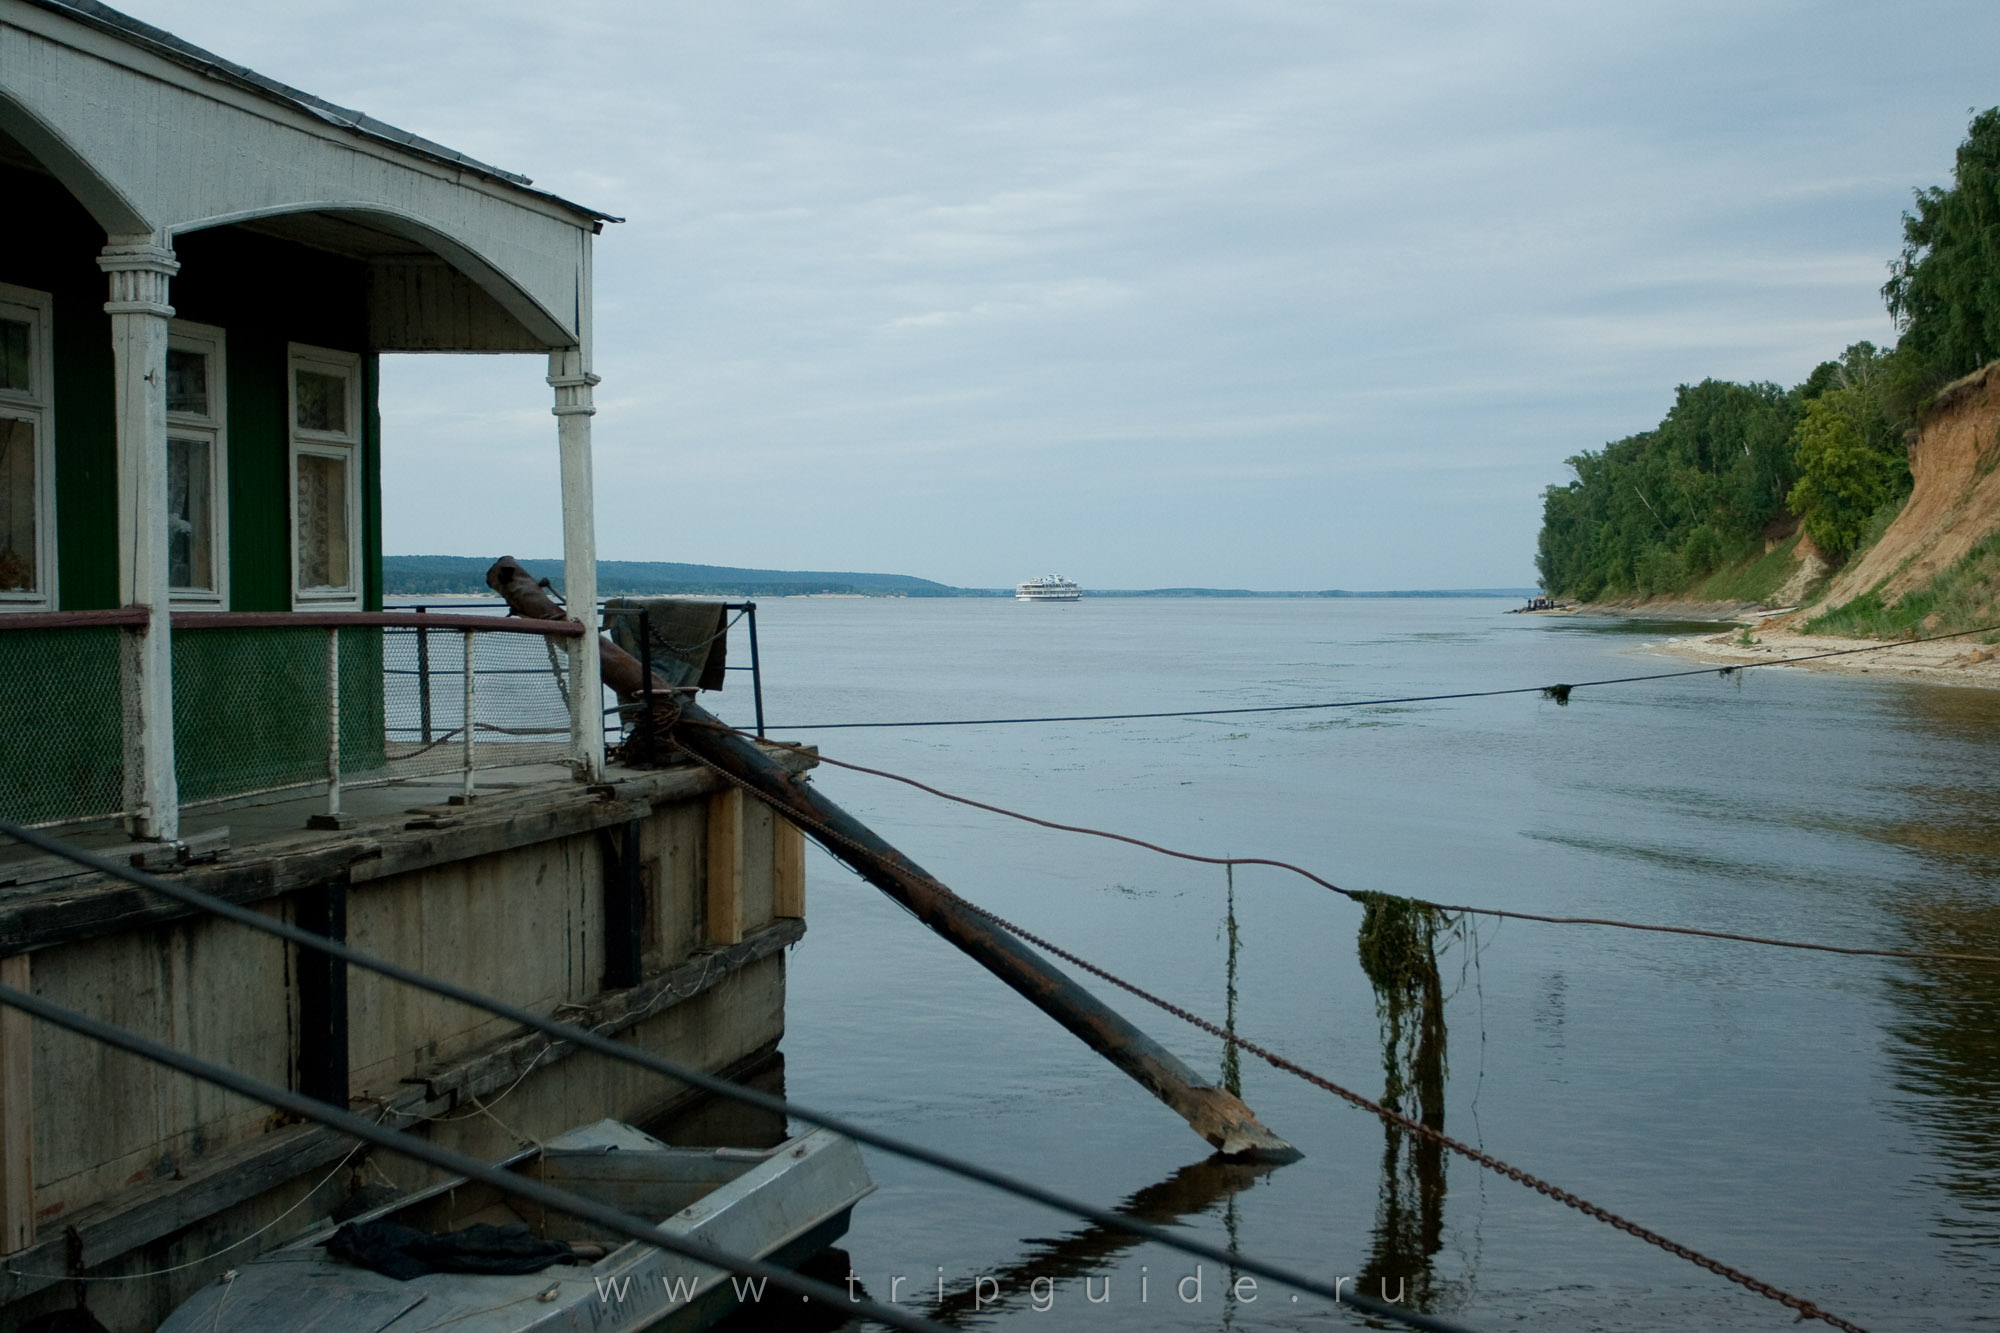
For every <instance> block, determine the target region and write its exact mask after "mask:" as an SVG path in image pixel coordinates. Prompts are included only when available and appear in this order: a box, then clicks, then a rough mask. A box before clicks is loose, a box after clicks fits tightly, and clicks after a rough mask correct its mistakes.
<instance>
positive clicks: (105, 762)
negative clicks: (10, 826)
mask: <svg viewBox="0 0 2000 1333" xmlns="http://www.w3.org/2000/svg"><path fill="white" fill-rule="evenodd" d="M124 633H125V631H123V630H121V629H118V628H116V627H114V626H102V625H94V626H79V627H75V628H49V629H20V630H7V631H6V632H5V633H0V813H4V814H5V815H6V816H7V818H9V819H11V820H13V821H14V822H15V823H18V824H30V825H33V824H57V823H67V822H69V821H71V820H81V819H93V818H97V817H100V816H109V815H116V814H119V813H121V812H122V811H123V810H124V806H125V741H124V736H125V701H124V686H123V673H122V670H121V658H122V653H123V645H122V643H121V639H122V636H123V635H124Z"/></svg>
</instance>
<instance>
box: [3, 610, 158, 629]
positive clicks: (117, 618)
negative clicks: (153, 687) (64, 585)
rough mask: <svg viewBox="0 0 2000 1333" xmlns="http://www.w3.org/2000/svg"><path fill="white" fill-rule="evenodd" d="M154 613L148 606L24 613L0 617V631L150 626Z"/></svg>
mask: <svg viewBox="0 0 2000 1333" xmlns="http://www.w3.org/2000/svg"><path fill="white" fill-rule="evenodd" d="M152 623H153V611H152V608H151V607H147V606H121V607H119V608H118V609H116V610H114V611H23V612H21V613H20V614H18V615H5V616H0V630H10V629H23V630H28V629H90V628H93V627H97V626H104V625H113V626H117V625H150V624H152Z"/></svg>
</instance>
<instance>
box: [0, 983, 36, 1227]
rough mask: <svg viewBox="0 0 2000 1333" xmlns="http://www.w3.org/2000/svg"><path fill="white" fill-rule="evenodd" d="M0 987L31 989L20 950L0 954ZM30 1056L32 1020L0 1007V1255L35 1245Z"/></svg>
mask: <svg viewBox="0 0 2000 1333" xmlns="http://www.w3.org/2000/svg"><path fill="white" fill-rule="evenodd" d="M0 985H7V986H11V987H13V988H14V989H15V990H18V991H32V990H33V989H34V987H33V981H32V978H31V977H30V975H29V971H28V956H27V955H26V954H17V955H15V956H14V957H12V958H0ZM34 1056H35V1033H34V1023H33V1020H31V1019H30V1018H29V1017H28V1016H27V1015H26V1014H24V1013H22V1012H21V1011H20V1010H19V1009H4V1010H0V1254H14V1253H17V1252H18V1251H21V1250H25V1249H27V1248H28V1247H29V1246H30V1245H33V1244H34V1243H35V1063H34Z"/></svg>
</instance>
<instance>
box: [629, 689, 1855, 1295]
mask: <svg viewBox="0 0 2000 1333" xmlns="http://www.w3.org/2000/svg"><path fill="white" fill-rule="evenodd" d="M722 729H723V730H730V731H734V728H727V727H725V728H722ZM736 734H738V735H741V734H742V733H740V732H739V733H736ZM745 739H749V738H747V737H746V738H745ZM669 743H670V744H673V745H674V747H675V748H676V749H678V750H680V752H681V753H682V754H685V755H687V756H688V757H689V758H691V759H693V760H694V761H695V762H696V763H698V764H700V765H701V766H702V767H703V768H706V769H708V770H709V771H710V772H712V773H714V774H716V775H717V776H718V777H720V778H722V779H723V780H724V781H725V782H728V783H729V784H730V785H732V786H734V787H737V788H739V789H741V790H743V791H746V792H748V793H750V795H752V796H754V797H756V798H757V799H758V800H760V801H762V802H764V803H765V804H766V805H769V806H770V807H771V808H772V809H773V810H775V811H777V812H778V813H779V814H780V815H782V816H783V817H784V818H786V819H788V820H791V821H792V822H794V823H796V824H800V825H802V826H804V827H806V828H808V829H810V830H812V832H813V833H814V834H816V835H817V836H818V837H819V838H820V839H821V841H823V842H828V843H838V844H840V845H841V846H842V847H845V848H847V849H849V850H850V851H852V852H854V853H857V854H858V855H860V856H862V857H864V858H866V859H868V860H871V861H879V860H880V859H881V858H880V857H879V856H878V855H877V854H876V853H875V852H873V851H871V850H869V849H868V848H867V847H864V846H863V845H861V844H860V843H858V842H856V841H854V840H853V839H852V838H849V837H846V836H845V835H843V834H840V833H837V832H835V831H834V830H832V829H830V828H828V827H827V826H826V825H825V824H823V823H821V822H820V821H819V820H817V819H814V818H812V817H811V816H809V815H805V814H802V813H800V812H799V811H796V810H793V809H791V808H790V807H788V806H784V805H781V804H779V803H778V802H777V801H775V800H773V799H772V798H771V797H770V796H769V795H767V794H766V793H764V792H763V791H761V790H759V789H758V788H757V787H756V786H755V785H753V784H752V783H749V782H746V781H744V780H743V779H742V778H739V777H737V776H736V775H735V774H734V773H731V772H729V771H728V770H727V769H725V768H723V767H722V766H720V765H719V764H715V763H712V762H710V761H709V759H708V758H707V757H706V756H704V755H701V754H699V753H697V752H695V751H693V750H690V749H688V748H687V747H686V746H684V745H680V744H678V743H677V742H674V741H672V739H671V737H669ZM896 869H897V870H898V872H899V873H902V874H906V875H912V876H913V877H915V878H919V879H921V880H922V881H923V882H924V884H925V885H926V887H928V888H930V889H931V890H932V891H934V892H936V893H938V894H940V895H941V896H943V897H945V898H948V899H950V900H951V901H952V902H954V903H956V904H957V905H959V906H960V907H963V908H964V909H965V910H967V911H969V912H971V913H973V914H974V915H976V916H979V917H982V918H984V919H985V920H987V921H990V922H992V923H993V924H994V925H996V926H998V927H1000V929H1002V930H1004V931H1006V932H1007V933H1009V934H1010V935H1013V936H1015V937H1016V938H1018V939H1021V940H1024V941H1026V942H1027V943H1029V944H1032V945H1034V946H1035V947H1037V948H1039V949H1042V950H1044V951H1046V952H1048V953H1049V954H1051V955H1053V956H1055V957H1057V958H1060V959H1062V960H1063V961H1064V962H1066V963H1069V964H1071V965H1073V966H1075V967H1078V968H1081V969H1082V970H1083V971H1085V972H1088V973H1089V974H1091V975H1092V976H1094V977H1097V978H1099V979H1101V980H1103V981H1106V982H1109V983H1110V984H1111V985H1113V986H1116V987H1118V988H1119V989H1120V990H1122V991H1125V992H1126V993H1128V994H1130V995H1133V996H1135V997H1137V998H1138V999H1141V1000H1144V1001H1145V1002H1146V1003H1147V1004H1150V1005H1152V1006H1153V1007H1155V1008H1157V1009H1159V1010H1161V1011H1162V1012H1164V1013H1168V1014H1172V1015H1173V1016H1174V1017H1175V1018H1178V1019H1180V1020H1181V1021H1182V1022H1184V1023H1188V1024H1190V1025H1192V1026H1194V1027H1196V1028H1199V1029H1200V1030H1201V1031H1203V1032H1206V1033H1208V1034H1209V1035H1210V1036H1213V1037H1217V1038H1220V1039H1221V1040H1222V1041H1224V1042H1227V1043H1229V1044H1230V1045H1232V1046H1235V1047H1236V1048H1238V1049H1239V1050H1244V1051H1248V1052H1249V1053H1250V1054H1252V1055H1254V1056H1256V1057H1257V1058H1258V1059H1260V1060H1262V1061H1264V1062H1265V1063H1266V1064H1268V1065H1270V1066H1271V1067H1272V1068H1274V1069H1279V1070H1283V1071H1284V1072H1285V1073H1288V1074H1291V1075H1293V1076H1294V1077H1296V1078H1300V1079H1303V1080H1304V1081H1305V1082H1307V1083H1310V1084H1312V1085H1313V1086H1314V1087H1317V1088H1320V1089H1323V1090H1324V1091H1327V1092H1330V1093H1332V1094H1333V1095H1334V1096H1336V1097H1339V1098H1341V1099H1342V1100H1343V1101H1346V1102H1349V1103H1351V1104H1353V1105H1355V1106H1358V1107H1360V1108H1361V1109H1362V1110H1364V1111H1368V1112H1370V1113H1371V1114H1373V1115H1375V1116H1378V1117H1380V1118H1381V1119H1382V1120H1384V1121H1385V1122H1387V1123H1389V1124H1393V1125H1395V1126H1397V1127H1398V1128H1401V1129H1403V1130H1405V1131H1407V1132H1409V1133H1411V1134H1414V1135H1416V1136H1417V1137H1419V1138H1423V1139H1427V1140H1429V1141H1431V1142H1433V1143H1436V1144H1437V1145H1438V1146H1440V1147H1442V1148H1446V1149H1448V1150H1450V1151H1451V1152H1454V1153H1457V1154H1458V1155H1459V1156H1461V1157H1464V1158H1465V1159H1467V1160H1468V1161H1471V1162H1474V1163H1476V1164H1478V1165H1479V1166H1482V1167H1484V1168H1486V1169H1487V1170H1489V1171H1492V1172H1495V1173H1496V1174H1498V1175H1501V1176H1504V1177H1506V1178H1507V1179H1508V1180H1511V1181H1514V1182H1515V1183H1516V1184H1520V1185H1525V1186H1527V1187H1528V1188H1529V1189H1531V1190H1534V1191H1535V1192H1536V1193H1537V1194H1541V1195H1544V1196H1546V1197H1547V1198H1550V1199H1554V1200H1555V1201H1556V1202H1558V1203H1561V1204H1563V1205H1565V1206H1566V1207H1569V1208H1573V1209H1575V1210H1576V1211H1577V1212H1580V1213H1582V1214H1583V1215H1584V1216H1586V1217H1591V1218H1595V1219H1596V1220H1598V1221H1600V1222H1603V1223H1605V1224H1607V1225H1609V1226H1611V1227H1615V1228H1616V1229H1618V1230H1619V1231H1623V1232H1624V1233H1626V1234H1627V1235H1629V1236H1634V1237H1637V1238H1638V1239H1640V1240H1643V1241H1645V1242H1646V1243H1647V1244H1649V1245H1653V1246H1656V1247H1658V1248H1659V1249H1662V1250H1664V1251H1666V1252H1667V1253H1668V1254H1671V1255H1673V1256H1675V1257H1676V1258H1679V1259H1685V1260H1687V1261H1688V1262H1689V1263H1691V1264H1694V1265H1695V1266H1696V1267H1699V1268H1703V1269H1706V1270H1707V1271H1709V1272H1711V1273H1714V1274H1715V1275H1716V1276H1718V1277H1721V1278H1725V1279H1727V1280H1728V1281H1730V1282H1733V1283H1735V1284H1736V1285H1737V1286H1740V1287H1742V1288H1744V1289H1745V1290H1747V1291H1751V1292H1754V1293H1756V1294H1757V1295H1759V1296H1762V1297H1765V1298H1766V1299H1768V1300H1772V1301H1776V1302H1777V1303H1778V1304H1780V1305H1782V1306H1784V1307H1785V1308H1787V1309H1789V1310H1791V1311H1793V1312H1794V1313H1795V1314H1797V1315H1798V1317H1799V1319H1800V1320H1801V1321H1804V1320H1808V1319H1816V1320H1819V1321H1820V1322H1822V1323H1824V1324H1828V1325H1830V1326H1832V1327H1834V1328H1837V1329H1841V1330H1843V1333H1867V1330H1866V1329H1864V1328H1862V1327H1861V1326H1860V1325H1858V1324H1855V1323H1851V1322H1849V1321H1848V1320H1846V1319H1843V1318H1841V1317H1840V1316H1838V1315H1836V1314H1834V1313H1832V1312H1831V1311H1828V1310H1822V1309H1820V1308H1819V1306H1817V1305H1815V1304H1813V1302H1811V1301H1809V1300H1807V1299H1806V1298H1805V1297H1803V1296H1795V1295H1793V1294H1792V1293H1791V1292H1788V1291H1786V1290H1784V1289H1783V1288H1782V1287H1775V1286H1772V1285H1771V1284H1770V1283H1768V1282H1765V1281H1764V1280H1762V1279H1761V1278H1757V1277H1753V1276H1751V1275H1750V1274H1748V1273H1745V1272H1744V1271H1743V1270H1741V1269H1739V1268H1733V1267H1731V1266H1730V1265H1728V1264H1725V1263H1723V1262H1722V1261H1721V1260H1719V1259H1712V1258H1710V1257H1709V1256H1707V1255H1705V1254H1703V1253H1701V1252H1700V1251H1699V1250H1696V1249H1693V1248H1691V1247H1689V1246H1686V1245H1683V1244H1681V1243H1680V1242H1679V1241H1676V1240H1672V1239H1669V1238H1668V1237H1666V1236H1662V1235H1661V1234H1660V1233H1659V1232H1657V1231H1653V1230H1651V1229H1650V1228H1647V1227H1643V1226H1640V1225H1639V1224H1638V1223H1637V1222H1633V1221H1631V1220H1630V1219H1628V1218H1625V1217H1622V1216H1620V1215H1619V1214H1617V1213H1614V1212H1612V1211H1611V1210H1610V1209H1608V1208H1605V1207H1603V1206H1602V1205H1600V1204H1595V1203H1592V1202H1590V1200H1588V1199H1586V1198H1584V1197H1582V1196H1581V1195H1579V1194H1575V1193H1573V1192H1571V1191H1569V1190H1566V1189H1564V1188H1562V1187H1561V1186H1560V1185H1556V1184H1552V1183H1551V1182H1549V1181H1546V1180H1544V1179H1542V1178H1541V1177H1540V1176H1537V1175H1535V1174H1534V1173H1533V1172H1531V1171H1524V1170H1522V1169H1521V1168H1520V1167H1518V1166H1514V1165H1512V1164H1511V1163H1508V1162H1505V1161H1502V1160H1501V1159H1500V1158H1497V1157H1495V1156H1493V1155H1492V1154H1490V1153H1488V1152H1485V1151H1484V1150H1482V1149H1479V1148H1475V1147H1473V1146H1472V1145H1471V1144H1469V1143H1465V1142H1462V1141H1461V1140H1459V1139H1455V1138H1452V1137H1451V1136H1450V1135H1448V1134H1446V1133H1444V1132H1443V1131H1441V1130H1437V1129H1433V1128H1432V1127H1430V1126H1429V1125H1426V1124H1423V1123H1422V1122H1421V1121H1417V1120H1413V1119H1411V1118H1410V1117H1409V1116H1406V1115H1404V1114H1402V1113H1401V1112H1400V1111H1393V1110H1391V1109H1389V1108H1388V1107H1386V1106H1384V1105H1382V1104H1381V1103H1380V1102H1376V1101H1372V1100H1370V1099H1369V1098H1367V1097H1364V1096H1362V1095H1361V1094H1360V1093H1358V1092H1355V1091H1353V1090H1351V1089H1349V1088H1344V1087H1342V1086H1341V1085H1340V1084H1338V1083H1335V1082H1334V1081H1333V1080H1332V1079H1329V1078H1326V1077H1325V1076H1323V1075H1320V1074H1316V1073H1314V1072H1313V1071H1312V1070H1310V1069H1307V1068H1305V1067H1304V1066H1303V1065H1300V1064H1297V1063H1295V1062H1293V1061H1291V1060H1288V1059H1286V1058H1285V1057H1284V1056H1282V1055H1279V1054H1277V1053H1276V1052H1274V1051H1271V1050H1269V1049H1267V1048H1265V1047H1263V1046H1261V1045H1259V1044H1257V1043H1256V1042H1254V1041H1250V1040H1248V1039H1247V1038H1244V1037H1239V1036H1237V1035H1236V1034H1235V1033H1233V1032H1229V1031H1227V1030H1225V1029H1224V1028H1222V1027H1221V1026H1219V1025H1217V1024H1215V1023H1212V1022H1210V1021H1209V1020H1208V1019H1206V1018H1203V1017H1201V1016H1200V1015H1199V1014H1196V1013H1194V1012H1192V1011H1190V1010H1187V1009H1184V1008H1182V1007H1181V1006H1179V1005H1177V1004H1175V1003H1173V1002H1172V1001H1171V1000H1166V999H1163V998H1161V997H1160V996H1157V995H1155V994H1153V993H1152V992H1151V991H1148V990H1146V989H1144V988H1143V987H1140V986H1137V985H1135V984H1133V983H1132V982H1129V981H1127V980H1125V979H1124V978H1123V977H1120V976H1117V975H1115V974H1114V973H1112V972H1109V971H1107V970H1106V969H1104V968H1102V967H1099V966H1098V965H1097V964H1095V963H1093V962H1090V961H1089V960H1088V959H1085V958H1082V957H1079V956H1078V955H1077V954H1074V953H1071V952H1070V951H1069V950H1067V949H1065V948H1063V947H1062V946H1061V945H1058V944H1055V943H1053V942H1051V941H1049V940H1047V939H1044V938H1042V937H1041V936H1040V935H1037V934H1035V933H1034V932H1033V931H1030V930H1026V929H1024V928H1022V927H1021V926H1017V925H1015V924H1014V923H1013V922H1011V921H1009V920H1007V919H1006V918H1005V917H1002V916H999V915H996V914H995V913H993V912H991V911H988V910H987V909H986V908H984V907H981V906H980V905H979V904H977V903H975V902H973V901H971V900H970V899H968V898H965V897H963V896H961V895H960V894H958V893H957V892H955V891H954V890H953V889H952V888H951V887H950V886H949V885H946V884H944V883H943V882H941V881H940V880H938V879H937V878H936V877H935V876H932V875H929V874H923V873H920V872H917V871H914V870H912V869H911V868H910V867H909V866H907V865H903V866H898V867H896Z"/></svg>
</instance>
